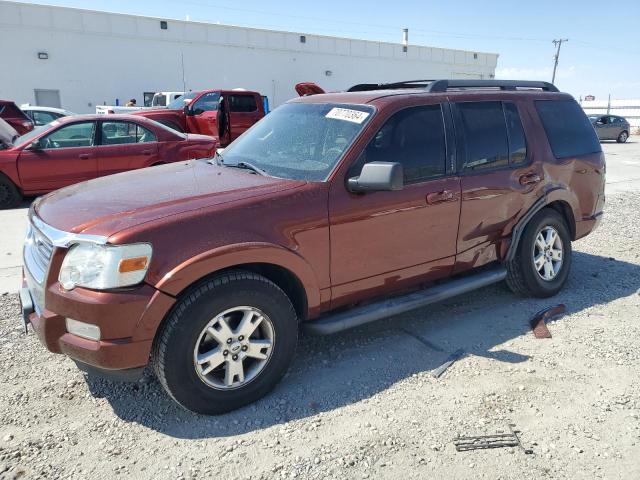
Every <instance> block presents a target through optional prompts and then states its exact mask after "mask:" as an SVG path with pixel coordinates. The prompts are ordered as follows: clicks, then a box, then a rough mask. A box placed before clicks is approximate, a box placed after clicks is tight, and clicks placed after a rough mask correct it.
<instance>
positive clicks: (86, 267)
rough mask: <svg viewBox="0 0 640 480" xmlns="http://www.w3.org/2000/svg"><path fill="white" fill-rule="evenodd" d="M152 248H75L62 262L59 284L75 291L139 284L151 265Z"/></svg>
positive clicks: (142, 245) (87, 245)
mask: <svg viewBox="0 0 640 480" xmlns="http://www.w3.org/2000/svg"><path fill="white" fill-rule="evenodd" d="M151 252H152V249H151V245H149V244H148V243H134V244H131V245H96V244H93V243H78V244H76V245H74V246H72V247H71V248H70V249H69V251H68V252H67V255H66V256H65V257H64V261H63V262H62V268H61V269H60V275H58V281H59V282H60V285H62V287H63V288H65V289H66V290H71V289H73V288H75V287H86V288H93V289H95V290H106V289H109V288H118V287H127V286H130V285H135V284H137V283H140V282H141V281H142V280H143V279H144V276H145V275H146V274H147V269H148V268H149V263H150V262H151Z"/></svg>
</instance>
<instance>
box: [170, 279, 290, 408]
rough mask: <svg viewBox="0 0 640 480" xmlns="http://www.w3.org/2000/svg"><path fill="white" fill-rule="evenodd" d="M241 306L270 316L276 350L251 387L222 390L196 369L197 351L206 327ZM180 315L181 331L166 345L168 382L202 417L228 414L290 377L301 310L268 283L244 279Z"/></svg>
mask: <svg viewBox="0 0 640 480" xmlns="http://www.w3.org/2000/svg"><path fill="white" fill-rule="evenodd" d="M238 306H252V307H255V308H258V309H260V310H261V311H262V312H263V313H264V314H266V315H267V316H268V317H269V319H270V320H271V323H272V325H273V329H274V332H275V341H274V346H273V352H272V355H271V358H270V359H269V362H268V363H267V365H266V366H265V367H264V370H263V371H262V372H261V373H260V374H259V375H258V376H257V377H256V378H254V379H253V380H252V381H251V382H249V383H248V384H247V385H245V386H243V387H239V388H236V389H233V390H216V389H214V388H212V387H210V386H208V385H207V384H205V383H204V382H203V381H202V380H201V379H200V377H199V376H198V374H197V372H196V371H195V368H194V364H193V351H194V348H195V344H196V341H197V340H198V338H199V336H200V333H201V332H202V330H203V329H204V327H205V325H206V324H207V323H208V322H209V321H211V319H213V318H214V317H215V316H216V315H218V314H219V313H221V312H223V311H225V310H227V309H230V308H233V307H238ZM177 314H178V315H179V316H180V318H179V322H178V328H175V329H173V331H172V332H171V333H170V336H169V338H168V339H167V342H166V343H167V345H166V351H165V352H164V359H163V360H164V362H163V365H164V372H163V373H164V378H165V381H166V386H167V387H168V389H169V393H170V394H171V396H172V397H173V398H174V399H175V400H176V401H178V403H180V404H181V405H182V406H184V407H185V408H187V409H189V410H192V411H194V412H197V413H204V414H217V413H224V412H227V411H230V410H234V409H236V408H239V407H241V406H243V405H246V404H248V403H251V402H253V401H255V400H257V399H259V398H261V397H262V396H264V395H265V394H266V393H268V392H269V391H270V390H271V389H272V388H273V387H274V386H275V385H276V384H277V383H278V381H279V380H280V379H281V378H282V376H283V375H284V374H285V373H286V371H287V369H288V367H289V365H290V363H291V360H292V358H293V355H294V353H295V349H296V344H297V327H298V325H297V323H298V322H297V318H296V315H295V311H294V309H293V307H292V305H291V302H290V301H289V299H288V298H287V296H286V295H285V294H284V292H282V290H280V289H279V288H278V287H276V286H275V285H274V284H272V283H270V282H268V281H260V280H251V279H241V280H235V281H232V282H229V283H225V284H222V285H219V286H216V287H215V288H214V289H211V290H209V291H208V292H206V293H204V294H203V295H201V296H199V297H198V298H197V300H196V301H194V302H191V303H190V304H188V305H187V306H186V308H184V309H180V308H178V313H177Z"/></svg>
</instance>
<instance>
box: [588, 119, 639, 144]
mask: <svg viewBox="0 0 640 480" xmlns="http://www.w3.org/2000/svg"><path fill="white" fill-rule="evenodd" d="M589 120H591V123H592V125H593V128H595V129H596V133H597V134H598V138H599V139H600V140H615V141H617V142H618V143H624V142H626V141H627V139H628V138H629V132H630V131H631V126H630V125H629V122H627V120H626V119H625V118H622V117H617V116H616V115H589Z"/></svg>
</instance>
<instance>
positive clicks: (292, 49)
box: [0, 1, 498, 113]
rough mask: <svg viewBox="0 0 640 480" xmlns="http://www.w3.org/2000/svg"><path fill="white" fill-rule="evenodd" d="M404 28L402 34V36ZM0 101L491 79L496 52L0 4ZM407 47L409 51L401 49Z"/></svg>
mask: <svg viewBox="0 0 640 480" xmlns="http://www.w3.org/2000/svg"><path fill="white" fill-rule="evenodd" d="M401 34H402V32H398V36H399V38H400V36H401ZM0 45H2V46H3V53H4V58H5V62H4V66H3V68H0V98H2V99H11V100H14V101H15V102H16V103H17V104H22V103H31V104H45V105H48V106H62V107H64V108H66V109H68V110H71V111H75V112H77V113H87V112H93V111H95V106H96V105H105V104H107V105H112V104H114V103H115V102H116V99H118V100H119V102H120V104H124V103H125V102H126V100H128V99H130V98H135V99H137V101H138V104H139V105H141V104H142V100H143V94H144V93H146V92H156V91H185V90H199V89H207V88H246V89H251V90H257V91H259V92H261V93H262V94H263V95H266V96H267V97H268V98H269V101H270V104H271V106H272V107H273V106H277V105H279V104H280V103H282V102H285V101H286V100H288V99H290V98H292V97H294V96H296V93H295V91H294V89H293V87H294V85H295V84H296V83H298V82H303V81H312V82H316V83H318V84H319V85H321V86H322V87H323V88H325V89H326V90H343V89H345V88H348V87H349V86H351V85H353V84H356V83H364V82H368V83H371V82H374V83H377V82H390V81H398V80H412V79H429V78H493V76H494V72H495V67H496V62H497V59H498V55H497V54H491V53H482V52H474V51H463V50H449V49H443V48H431V47H426V46H417V45H411V44H409V45H408V46H407V47H406V48H405V46H404V45H403V44H402V43H397V44H396V43H386V42H372V41H364V40H355V39H349V38H338V37H328V36H322V35H309V34H306V33H304V32H302V33H291V32H280V31H273V30H262V29H256V28H245V27H237V26H229V25H219V24H211V23H200V22H192V21H183V20H171V19H163V18H156V17H143V16H135V15H125V14H118V13H107V12H98V11H92V10H82V9H76V8H66V7H55V6H44V5H34V4H26V3H16V2H7V1H0ZM405 50H406V51H405Z"/></svg>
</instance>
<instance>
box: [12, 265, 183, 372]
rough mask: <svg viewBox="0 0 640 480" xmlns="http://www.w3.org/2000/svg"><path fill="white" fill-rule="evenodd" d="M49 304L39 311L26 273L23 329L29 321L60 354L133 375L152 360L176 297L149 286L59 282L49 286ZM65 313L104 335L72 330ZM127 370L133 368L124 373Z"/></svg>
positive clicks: (104, 369) (93, 367)
mask: <svg viewBox="0 0 640 480" xmlns="http://www.w3.org/2000/svg"><path fill="white" fill-rule="evenodd" d="M45 299H46V307H45V308H44V309H43V310H42V311H41V312H37V311H36V308H35V304H34V301H33V297H32V294H31V291H30V290H29V287H28V285H27V279H26V277H23V282H22V288H21V290H20V301H21V304H22V316H23V321H24V324H25V328H26V327H27V325H28V324H31V326H32V327H33V330H34V331H35V332H36V335H37V336H38V339H39V340H40V342H41V343H42V344H43V345H44V346H45V347H46V348H47V350H49V351H51V352H53V353H62V354H65V355H67V356H68V357H70V358H71V359H73V360H74V361H76V363H79V364H84V365H79V366H80V367H81V368H82V369H83V370H85V371H87V370H89V371H101V372H102V373H103V374H106V375H108V376H111V377H114V376H115V377H118V378H127V379H132V377H133V375H130V373H132V372H131V371H132V370H136V371H139V372H140V373H141V372H142V369H143V368H144V367H145V366H146V365H147V364H148V363H149V355H150V352H151V347H152V344H153V338H154V336H155V331H156V329H157V327H158V325H159V324H160V322H161V321H162V319H163V318H164V316H165V315H166V313H167V312H168V311H169V309H170V308H171V306H172V305H173V303H174V302H175V299H174V298H173V297H170V296H168V295H166V294H164V293H162V292H160V291H158V290H156V289H155V288H153V287H151V286H149V285H144V284H143V285H141V286H139V287H136V288H134V289H128V290H126V291H113V292H96V291H92V290H87V289H81V288H76V289H74V290H72V291H65V290H63V289H61V288H60V287H59V285H58V284H57V282H56V283H54V284H52V285H50V286H49V287H48V288H47V289H46V291H45ZM66 318H73V319H75V320H78V321H81V322H85V323H89V324H92V325H97V326H98V327H100V331H101V338H100V340H89V339H86V338H83V337H79V336H77V335H74V334H72V333H69V332H68V331H67V328H66V323H65V322H66ZM125 370H129V371H130V372H125Z"/></svg>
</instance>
